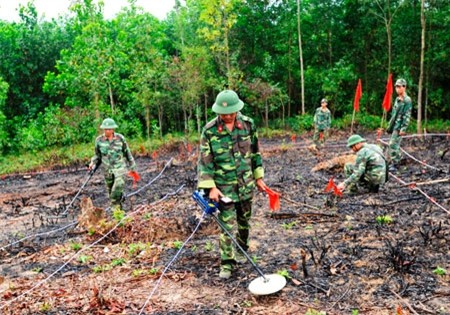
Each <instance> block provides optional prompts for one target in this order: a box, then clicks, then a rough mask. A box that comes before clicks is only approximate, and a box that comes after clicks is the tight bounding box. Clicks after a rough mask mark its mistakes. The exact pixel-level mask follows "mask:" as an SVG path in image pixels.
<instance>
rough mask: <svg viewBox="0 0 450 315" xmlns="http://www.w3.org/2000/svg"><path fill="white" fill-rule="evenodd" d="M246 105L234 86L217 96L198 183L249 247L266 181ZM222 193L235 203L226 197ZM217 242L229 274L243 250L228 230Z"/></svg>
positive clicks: (203, 138)
mask: <svg viewBox="0 0 450 315" xmlns="http://www.w3.org/2000/svg"><path fill="white" fill-rule="evenodd" d="M243 106H244V103H243V102H242V101H241V100H240V99H239V97H238V95H237V94H236V93H235V92H234V91H231V90H225V91H222V92H221V93H219V95H217V98H216V101H215V103H214V105H213V107H212V109H213V111H214V112H215V113H217V114H218V116H217V117H216V118H215V119H213V120H211V121H210V122H209V123H207V124H206V126H205V127H204V128H203V131H202V135H201V139H200V156H199V162H198V188H199V189H204V190H205V191H206V192H207V193H208V194H209V198H210V199H211V200H214V201H216V202H218V203H219V211H220V213H219V215H218V217H219V219H220V220H221V221H222V222H223V223H224V225H225V226H226V227H227V229H228V230H229V231H230V232H231V230H233V229H235V228H236V224H237V233H236V239H237V241H238V243H239V245H240V246H242V248H243V249H244V250H247V249H248V237H249V229H250V225H249V219H250V217H251V208H252V197H253V192H254V188H255V187H258V189H259V190H261V191H262V190H265V189H266V187H267V186H266V184H265V183H264V181H263V176H264V169H263V165H262V158H261V153H260V152H259V143H258V135H257V131H256V128H255V124H254V122H253V120H252V119H251V118H249V117H246V116H244V115H242V114H241V113H240V112H239V111H240V110H241V109H242V108H243ZM224 196H226V197H229V198H230V199H231V201H232V202H229V203H225V202H223V201H222V200H221V198H222V197H224ZM219 247H220V258H221V268H220V274H219V277H221V278H225V279H227V278H229V277H230V276H231V271H232V269H233V266H234V265H235V263H236V261H242V260H243V255H242V253H240V252H237V251H236V249H234V248H233V242H232V240H231V239H230V238H229V237H228V236H227V234H226V233H224V232H222V233H221V234H220V239H219ZM244 258H245V257H244Z"/></svg>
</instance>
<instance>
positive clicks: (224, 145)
mask: <svg viewBox="0 0 450 315" xmlns="http://www.w3.org/2000/svg"><path fill="white" fill-rule="evenodd" d="M263 176H264V169H263V166H262V157H261V153H260V152H259V142H258V134H257V131H256V127H255V124H254V122H253V120H252V119H251V118H249V117H246V116H244V115H242V114H241V113H238V114H237V116H236V122H235V126H234V129H233V131H231V132H230V131H229V130H228V128H227V127H226V126H225V124H224V122H223V121H222V120H221V119H220V116H218V117H216V118H215V119H213V120H211V121H210V122H209V123H208V124H206V126H205V127H204V128H203V131H202V135H201V139H200V156H199V162H198V188H199V189H208V188H212V187H217V188H218V189H219V190H220V191H221V192H222V193H223V194H224V195H225V196H227V197H229V198H231V199H232V200H233V201H234V202H238V201H243V200H249V199H251V198H252V197H253V190H254V188H255V186H256V183H255V180H256V179H259V178H262V177H263Z"/></svg>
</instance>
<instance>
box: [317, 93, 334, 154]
mask: <svg viewBox="0 0 450 315" xmlns="http://www.w3.org/2000/svg"><path fill="white" fill-rule="evenodd" d="M327 105H328V101H327V99H325V98H323V99H322V101H321V102H320V107H318V108H317V109H316V112H315V114H314V136H313V141H314V144H315V145H316V147H317V146H318V145H319V144H320V145H321V146H323V144H324V143H325V140H326V139H327V138H328V131H329V130H330V127H331V112H330V110H329V109H328V108H327ZM321 133H322V137H320V134H321Z"/></svg>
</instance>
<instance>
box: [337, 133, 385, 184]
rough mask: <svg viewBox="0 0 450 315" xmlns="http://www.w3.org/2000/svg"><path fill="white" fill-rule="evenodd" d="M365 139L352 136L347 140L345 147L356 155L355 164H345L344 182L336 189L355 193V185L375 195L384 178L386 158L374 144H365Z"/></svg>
mask: <svg viewBox="0 0 450 315" xmlns="http://www.w3.org/2000/svg"><path fill="white" fill-rule="evenodd" d="M365 142H366V139H364V138H362V137H361V136H360V135H352V136H350V137H349V138H348V140H347V147H349V148H351V149H352V150H353V152H355V153H357V154H356V162H355V164H351V163H346V164H345V166H344V172H345V177H346V180H345V181H343V182H342V183H340V184H339V185H338V186H337V187H338V188H339V190H341V191H343V190H344V189H346V188H348V189H349V190H350V192H357V191H358V187H357V184H359V185H361V186H363V187H364V188H367V189H368V190H369V191H370V192H375V193H377V192H378V190H379V188H380V186H381V185H383V184H384V183H385V182H386V180H387V178H386V158H385V157H384V155H383V151H382V150H381V148H380V147H379V146H377V145H375V144H368V143H365Z"/></svg>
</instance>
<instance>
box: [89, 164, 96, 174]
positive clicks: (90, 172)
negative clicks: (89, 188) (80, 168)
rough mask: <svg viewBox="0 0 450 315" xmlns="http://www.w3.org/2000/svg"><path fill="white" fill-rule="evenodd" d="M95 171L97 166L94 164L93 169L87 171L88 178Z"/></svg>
mask: <svg viewBox="0 0 450 315" xmlns="http://www.w3.org/2000/svg"><path fill="white" fill-rule="evenodd" d="M97 169H98V164H94V167H93V168H91V169H90V170H89V176H92V175H94V173H95V171H96V170H97Z"/></svg>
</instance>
